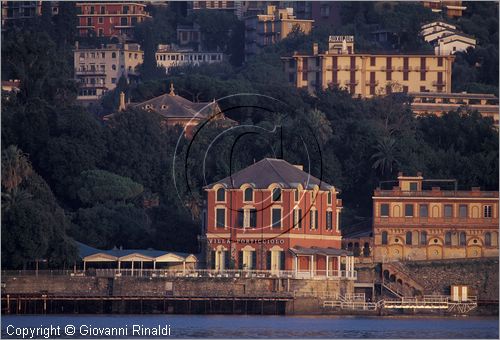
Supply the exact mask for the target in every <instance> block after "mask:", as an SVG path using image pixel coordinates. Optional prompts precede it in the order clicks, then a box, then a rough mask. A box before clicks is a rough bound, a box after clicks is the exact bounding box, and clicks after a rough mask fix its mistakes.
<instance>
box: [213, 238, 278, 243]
mask: <svg viewBox="0 0 500 340" xmlns="http://www.w3.org/2000/svg"><path fill="white" fill-rule="evenodd" d="M233 242H235V243H243V244H285V240H280V239H271V240H264V239H239V240H235V241H233ZM208 243H209V244H229V243H231V240H230V239H221V238H213V239H210V238H209V239H208Z"/></svg>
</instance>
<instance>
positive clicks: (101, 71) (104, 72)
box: [75, 69, 106, 76]
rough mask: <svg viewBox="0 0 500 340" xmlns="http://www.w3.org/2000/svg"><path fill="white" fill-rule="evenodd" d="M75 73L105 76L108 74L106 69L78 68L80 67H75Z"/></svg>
mask: <svg viewBox="0 0 500 340" xmlns="http://www.w3.org/2000/svg"><path fill="white" fill-rule="evenodd" d="M75 75H77V76H92V75H102V76H105V75H106V71H105V70H97V69H96V70H78V69H75Z"/></svg>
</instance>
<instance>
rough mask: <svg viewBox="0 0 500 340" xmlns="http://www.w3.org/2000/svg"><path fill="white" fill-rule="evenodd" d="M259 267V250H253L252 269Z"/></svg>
mask: <svg viewBox="0 0 500 340" xmlns="http://www.w3.org/2000/svg"><path fill="white" fill-rule="evenodd" d="M256 268H257V252H256V251H252V267H251V268H250V269H256Z"/></svg>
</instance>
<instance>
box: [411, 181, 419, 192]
mask: <svg viewBox="0 0 500 340" xmlns="http://www.w3.org/2000/svg"><path fill="white" fill-rule="evenodd" d="M410 191H417V182H410Z"/></svg>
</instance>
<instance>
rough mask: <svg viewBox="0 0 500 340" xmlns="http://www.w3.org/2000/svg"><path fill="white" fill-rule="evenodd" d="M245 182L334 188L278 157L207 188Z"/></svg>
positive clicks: (232, 185) (254, 184) (262, 186)
mask: <svg viewBox="0 0 500 340" xmlns="http://www.w3.org/2000/svg"><path fill="white" fill-rule="evenodd" d="M231 180H232V182H233V183H232V184H231ZM245 183H248V184H252V185H253V186H254V188H256V189H265V188H268V187H269V185H271V184H273V183H278V184H280V185H282V187H283V188H286V189H290V188H297V187H298V185H299V184H301V185H302V187H303V188H304V189H311V188H312V187H313V186H314V185H318V186H319V187H320V189H321V190H330V189H331V188H333V186H332V185H330V184H328V183H325V182H324V181H321V180H319V179H318V178H316V177H314V176H312V175H310V174H308V173H307V172H305V171H303V170H300V169H299V168H298V167H296V166H294V165H292V164H290V163H288V162H287V161H285V160H283V159H276V158H264V159H262V160H260V161H258V162H257V163H254V164H252V165H250V166H249V167H246V168H245V169H242V170H240V171H238V172H236V173H234V174H233V175H232V176H229V177H226V178H224V179H222V180H220V181H218V182H216V183H212V184H210V185H208V186H207V187H206V188H208V189H210V188H212V187H213V186H214V185H216V184H224V185H225V186H226V187H227V188H239V187H240V186H241V185H242V184H245Z"/></svg>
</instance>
